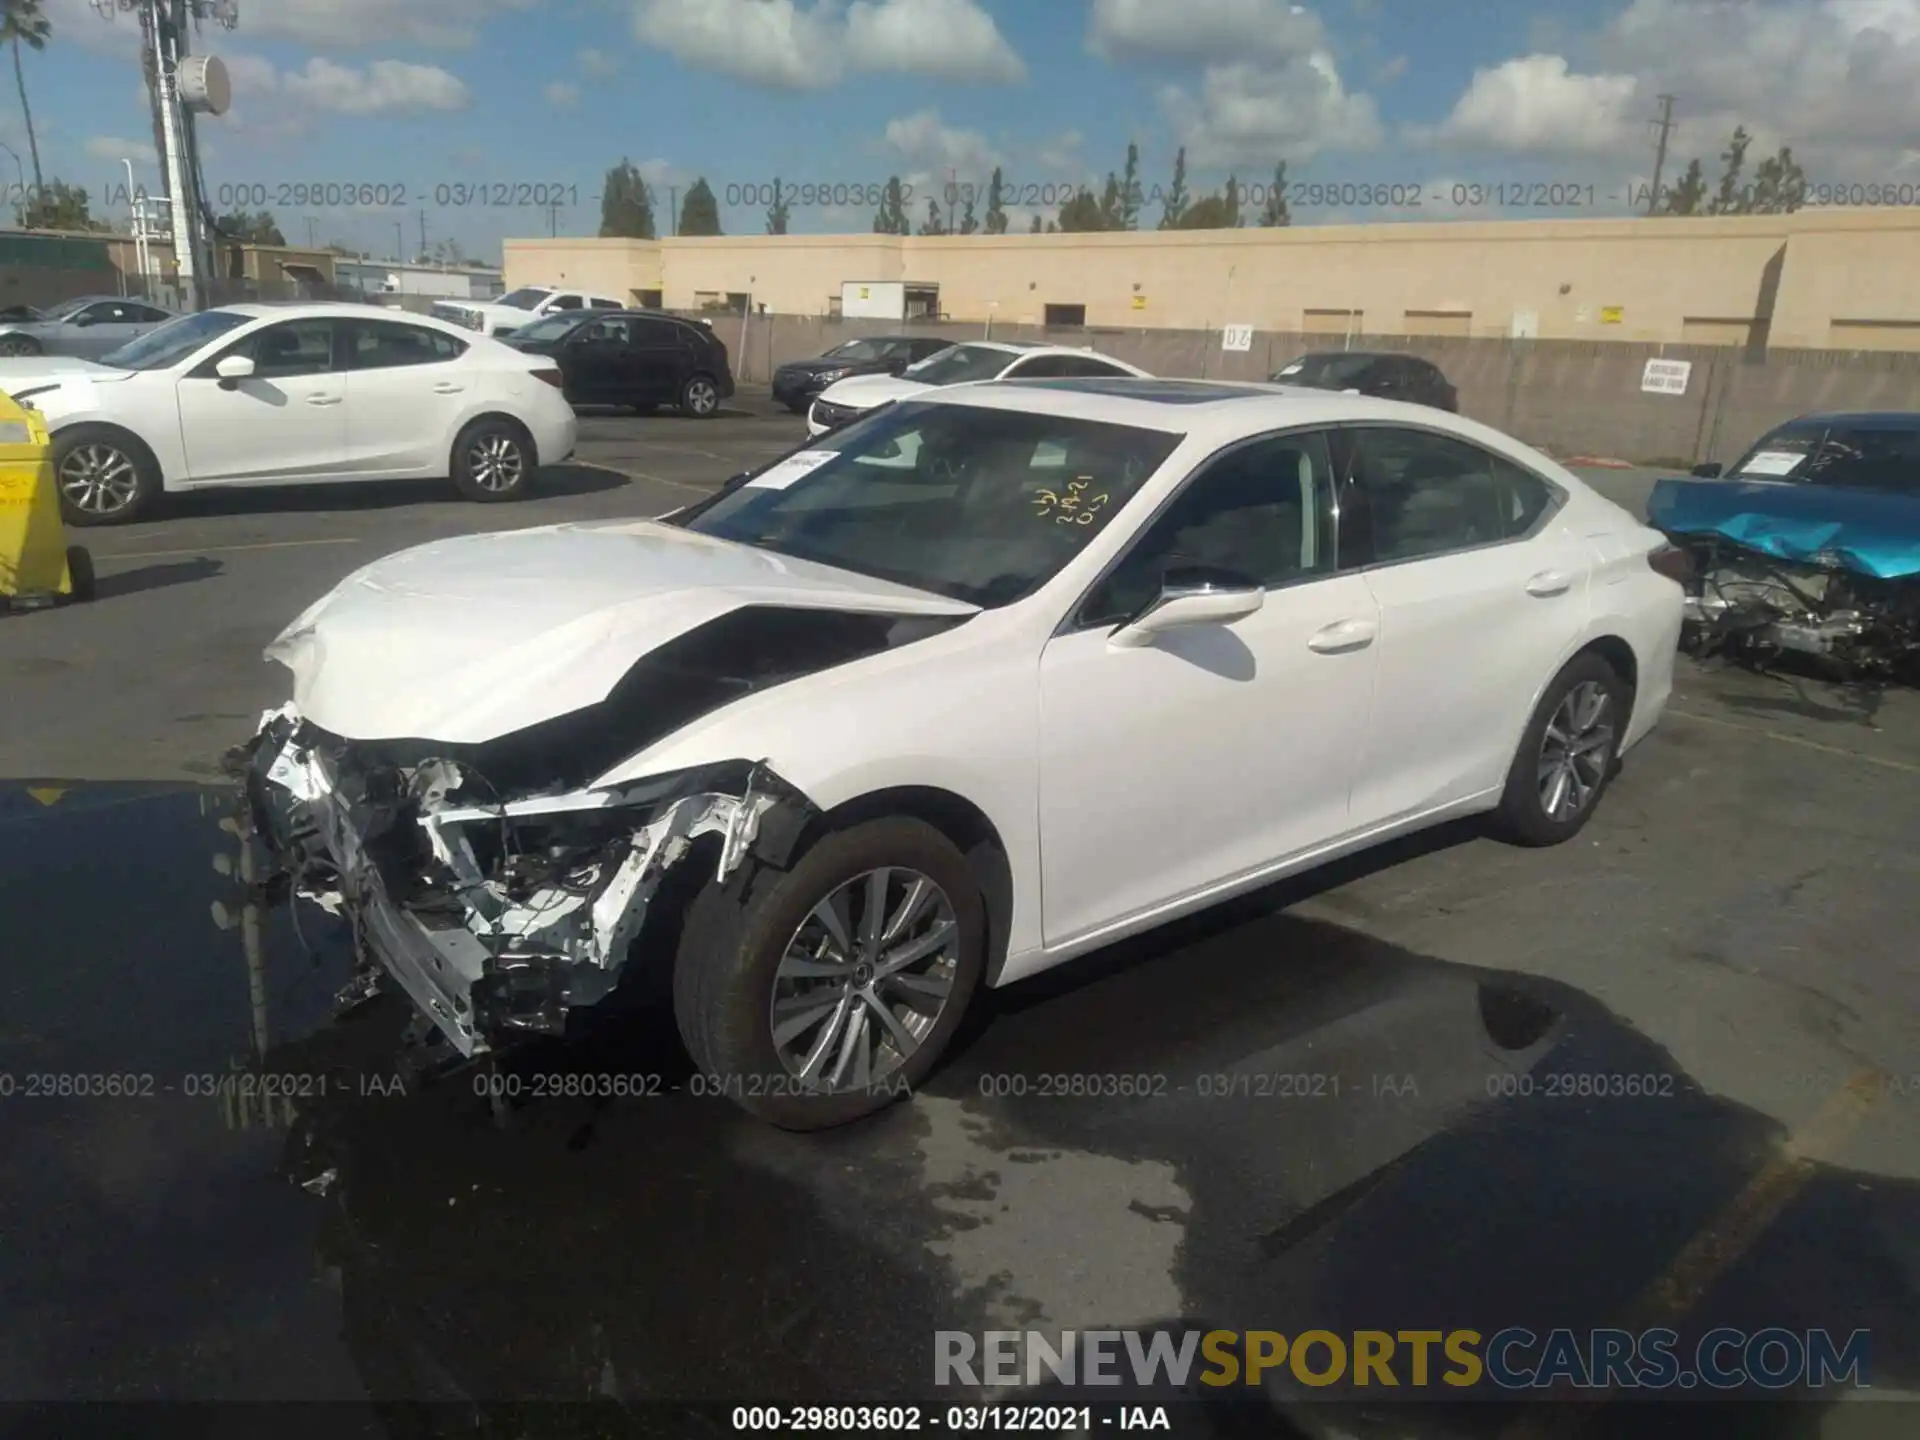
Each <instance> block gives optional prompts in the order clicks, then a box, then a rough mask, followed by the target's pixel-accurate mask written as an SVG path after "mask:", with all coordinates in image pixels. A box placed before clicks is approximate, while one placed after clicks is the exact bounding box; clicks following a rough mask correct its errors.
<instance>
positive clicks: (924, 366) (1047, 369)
mask: <svg viewBox="0 0 1920 1440" xmlns="http://www.w3.org/2000/svg"><path fill="white" fill-rule="evenodd" d="M1126 376H1132V377H1133V378H1135V379H1138V380H1146V379H1150V378H1152V377H1150V376H1149V375H1148V374H1147V372H1146V371H1144V370H1142V369H1141V368H1140V367H1139V366H1137V365H1129V364H1128V363H1127V362H1126V361H1124V360H1116V359H1114V358H1113V357H1112V356H1111V355H1101V354H1099V353H1097V352H1096V351H1093V350H1076V349H1073V348H1071V347H1070V346H1066V345H1042V344H1039V343H1037V342H1035V341H1032V340H968V341H964V342H963V343H961V344H958V345H950V346H948V347H947V348H946V349H945V350H942V351H940V352H939V353H937V354H934V355H929V356H928V357H927V358H926V359H925V360H922V361H920V362H919V363H918V364H917V365H909V366H908V367H907V368H906V369H905V370H902V371H901V372H900V373H899V374H898V375H854V376H851V377H849V378H848V379H845V380H841V381H838V382H836V383H835V384H832V385H829V386H828V387H827V388H826V389H825V390H823V391H821V392H820V394H819V396H818V397H817V398H816V399H815V400H814V402H813V404H812V405H811V406H810V407H809V408H808V410H807V433H808V434H809V435H824V434H826V433H827V431H829V430H836V429H838V428H839V427H840V426H842V425H846V424H849V423H851V422H852V421H855V420H858V419H859V418H860V417H861V416H862V415H864V414H866V413H867V412H868V411H870V410H875V409H878V408H879V407H880V406H882V405H890V404H892V403H893V402H894V401H896V400H911V399H912V398H913V397H914V396H916V395H924V394H926V393H927V392H928V391H929V390H934V389H938V388H940V387H942V386H946V385H970V384H975V383H977V382H980V381H985V380H1063V379H1072V378H1079V379H1121V378H1124V377H1126Z"/></svg>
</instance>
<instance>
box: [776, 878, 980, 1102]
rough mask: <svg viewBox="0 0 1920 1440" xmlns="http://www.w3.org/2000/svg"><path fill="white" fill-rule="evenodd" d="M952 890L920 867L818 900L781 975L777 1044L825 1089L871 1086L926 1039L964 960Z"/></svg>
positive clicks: (807, 1078)
mask: <svg viewBox="0 0 1920 1440" xmlns="http://www.w3.org/2000/svg"><path fill="white" fill-rule="evenodd" d="M959 947H960V925H959V922H958V920H957V919H956V918H955V915H954V909H953V904H952V902H951V901H950V900H949V899H948V898H947V893H946V891H944V890H942V889H941V888H940V886H939V885H937V884H936V883H934V881H933V880H931V879H929V878H928V877H927V876H925V875H922V874H921V873H920V872H919V871H917V870H907V869H900V868H892V867H889V868H883V869H879V870H869V871H867V872H866V873H865V874H863V875H857V876H855V877H854V878H853V879H851V880H849V881H847V882H846V883H845V884H843V885H841V886H839V887H838V888H836V889H835V890H834V891H833V892H832V893H831V894H829V895H828V896H826V898H824V899H823V900H821V901H820V903H819V904H817V905H815V906H814V907H813V909H812V910H811V911H809V912H808V913H807V916H806V918H805V919H804V920H802V921H801V922H800V924H799V926H798V928H796V929H795V930H794V932H793V937H792V939H790V940H788V942H787V946H786V949H785V951H784V952H783V953H782V955H781V957H780V964H779V967H778V969H777V970H776V971H775V972H774V981H773V1004H772V1009H771V1012H770V1016H769V1018H770V1020H771V1023H772V1029H773V1045H774V1049H775V1051H776V1052H777V1053H778V1054H779V1056H780V1063H781V1064H782V1065H784V1066H785V1067H786V1070H787V1073H788V1074H789V1075H792V1076H793V1077H795V1078H796V1079H798V1080H800V1081H802V1082H804V1083H805V1084H806V1085H807V1086H808V1087H809V1088H813V1089H818V1090H820V1091H823V1092H828V1093H831V1092H835V1091H852V1090H861V1089H868V1088H871V1087H872V1086H874V1085H876V1084H878V1083H880V1082H881V1081H883V1080H885V1079H886V1078H887V1077H888V1076H890V1075H892V1074H893V1073H894V1072H895V1071H897V1070H898V1069H899V1068H900V1067H901V1066H902V1065H904V1064H905V1063H906V1062H907V1060H908V1059H909V1058H910V1057H911V1056H912V1055H913V1054H914V1052H915V1051H917V1050H918V1049H919V1048H920V1046H921V1045H922V1044H923V1043H925V1041H926V1038H927V1036H928V1035H929V1034H931V1033H932V1031H933V1028H934V1026H935V1025H937V1024H938V1023H939V1021H940V1017H941V1015H942V1014H943V1013H944V1012H945V1010H946V1007H947V1001H948V999H949V997H950V996H951V995H952V993H953V987H954V982H955V979H956V977H957V975H958V972H959V963H960V949H959Z"/></svg>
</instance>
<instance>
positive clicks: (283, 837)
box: [234, 705, 813, 1056]
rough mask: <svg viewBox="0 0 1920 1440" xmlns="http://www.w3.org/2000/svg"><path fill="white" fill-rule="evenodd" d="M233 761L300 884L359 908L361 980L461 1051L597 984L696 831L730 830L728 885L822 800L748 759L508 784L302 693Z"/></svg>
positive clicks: (614, 968)
mask: <svg viewBox="0 0 1920 1440" xmlns="http://www.w3.org/2000/svg"><path fill="white" fill-rule="evenodd" d="M234 759H235V760H236V762H238V763H239V764H240V765H241V766H242V767H243V769H242V774H243V777H244V779H245V783H246V786H247V793H248V799H249V804H250V807H251V809H252V813H253V825H254V829H255V832H256V834H257V835H259V836H260V837H261V838H262V839H263V840H264V841H265V842H266V844H267V846H268V848H269V850H270V851H271V852H272V853H273V854H274V856H275V858H276V859H277V861H278V862H279V863H280V865H282V866H283V867H284V869H285V870H286V872H287V873H288V875H289V876H290V877H291V881H292V887H293V890H294V892H295V894H296V896H298V897H303V898H305V899H308V900H311V901H313V902H314V903H316V904H318V905H320V906H322V907H324V908H326V909H327V910H329V911H332V912H333V913H335V914H343V915H345V916H346V917H347V918H348V919H349V920H350V921H351V922H352V924H353V927H354V937H355V948H356V952H357V954H358V956H359V958H360V961H361V965H362V973H361V975H360V976H359V977H358V979H357V982H356V987H357V988H359V989H360V991H361V992H362V993H370V992H371V990H372V989H374V988H376V983H375V982H377V978H378V971H376V970H375V969H374V968H373V967H374V965H375V964H377V965H378V967H379V969H380V970H384V971H385V973H387V974H389V975H391V976H392V977H393V979H394V980H395V981H397V982H398V983H399V985H400V986H401V988H402V989H404V990H405V991H406V993H407V994H408V996H409V997H410V998H411V999H412V1000H413V1002H414V1004H415V1006H416V1007H417V1008H418V1009H419V1010H420V1011H421V1012H422V1013H423V1014H425V1015H426V1016H428V1017H430V1018H431V1019H432V1021H433V1023H434V1024H435V1025H436V1026H437V1027H438V1029H439V1030H440V1032H441V1033H442V1034H443V1035H444V1036H445V1037H446V1039H447V1040H448V1041H449V1042H451V1044H452V1045H453V1047H454V1048H455V1049H456V1050H457V1051H458V1052H459V1053H460V1054H461V1055H462V1056H475V1055H479V1054H483V1053H486V1052H489V1051H493V1050H497V1049H501V1048H504V1047H505V1046H506V1045H507V1044H508V1043H509V1042H510V1041H512V1040H513V1039H515V1038H520V1037H525V1036H528V1035H540V1034H558V1033H560V1032H562V1031H563V1030H564V1028H565V1023H566V1016H567V1013H568V1012H569V1011H570V1010H573V1009H576V1008H578V1007H582V1006H590V1005H594V1004H596V1003H598V1002H599V1001H600V1000H602V999H604V998H605V997H606V996H607V995H608V994H609V993H610V992H611V991H612V989H613V988H614V985H615V984H616V983H617V981H618V980H619V978H620V975H621V972H622V970H623V968H624V967H625V966H626V964H627V960H628V955H629V952H630V950H631V948H632V944H633V941H634V938H635V936H636V935H638V934H639V932H640V929H641V925H642V923H643V921H644V920H645V918H646V913H647V909H648V905H649V903H650V902H651V901H652V899H653V897H654V896H655V894H656V893H657V892H658V890H659V888H660V885H661V882H662V880H663V878H664V877H665V876H666V875H667V874H668V873H669V872H670V871H671V870H672V869H673V868H674V867H675V866H676V865H678V864H679V863H680V862H681V861H683V860H684V859H685V858H686V857H687V854H688V851H689V850H690V849H691V847H692V845H693V842H694V841H695V840H697V839H699V838H700V837H701V836H707V835H711V836H716V837H718V839H719V847H718V848H719V854H718V861H717V866H716V874H717V878H719V879H722V880H724V879H725V878H727V877H728V876H730V875H731V874H732V873H733V872H734V871H736V870H737V869H738V868H739V867H740V865H741V864H742V862H743V861H744V860H745V859H746V857H747V855H748V854H749V852H750V851H754V850H756V847H761V848H762V849H764V850H765V851H766V853H769V854H771V855H772V856H773V857H774V858H775V860H776V862H778V861H781V860H784V847H789V846H791V844H792V842H793V840H794V839H795V838H797V836H798V833H799V830H800V828H801V827H802V826H804V824H805V823H806V821H807V820H808V819H809V818H811V815H812V813H813V811H812V806H811V805H810V804H809V803H808V802H807V801H806V799H805V798H804V797H803V796H801V795H799V794H798V792H796V791H795V790H793V789H792V788H791V787H790V786H788V785H787V784H786V783H785V782H783V781H782V780H780V778H779V777H778V776H776V775H774V774H773V773H772V772H771V771H769V770H768V769H767V768H766V767H765V766H764V765H762V764H758V763H752V762H747V761H730V762H727V763H725V764H722V765H715V766H707V767H702V768H700V769H697V770H689V771H684V772H680V773H676V774H672V775H664V776H660V777H656V778H652V779H649V780H646V781H643V782H639V783H635V784H631V785H624V786H621V787H618V788H612V789H604V790H599V789H584V790H565V791H558V792H555V793H548V794H537V795H527V796H521V797H519V798H507V797H503V796H501V795H499V794H498V793H495V792H494V790H493V789H492V785H491V782H490V781H489V780H488V778H487V777H486V776H485V774H484V773H483V772H482V771H481V769H480V768H479V767H478V765H477V764H476V763H474V762H473V761H471V760H463V759H459V758H454V757H452V756H449V755H446V754H428V753H425V751H424V747H422V746H421V745H420V743H419V742H394V743H390V744H381V743H371V744H369V743H355V742H349V741H345V740H341V739H339V738H337V737H335V736H332V735H329V734H327V733H325V732H322V731H320V730H319V729H317V728H316V727H315V726H313V725H312V724H310V723H308V722H306V721H304V720H303V719H302V718H301V716H300V715H299V713H298V711H297V710H296V709H295V708H294V707H293V706H291V705H289V706H287V707H285V708H284V709H282V710H279V711H275V712H270V713H269V714H268V715H267V716H266V717H264V721H263V724H262V727H261V729H260V731H259V733H258V734H257V735H256V736H255V737H254V739H253V741H252V742H251V743H250V744H249V745H248V746H247V747H245V748H244V749H243V750H242V751H240V752H238V753H237V754H236V755H235V757H234ZM296 903H297V901H296ZM353 988H354V987H350V991H349V994H351V993H353Z"/></svg>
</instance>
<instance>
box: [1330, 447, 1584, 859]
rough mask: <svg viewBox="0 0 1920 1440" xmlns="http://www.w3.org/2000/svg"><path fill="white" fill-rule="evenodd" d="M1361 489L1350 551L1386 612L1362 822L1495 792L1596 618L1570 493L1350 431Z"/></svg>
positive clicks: (1474, 459) (1347, 526)
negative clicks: (1569, 529) (1563, 520)
mask: <svg viewBox="0 0 1920 1440" xmlns="http://www.w3.org/2000/svg"><path fill="white" fill-rule="evenodd" d="M1347 436H1348V437H1350V442H1351V449H1352V455H1351V457H1350V465H1351V468H1352V473H1353V475H1354V477H1355V479H1356V481H1357V484H1355V485H1353V486H1351V487H1350V488H1349V492H1348V496H1347V500H1348V503H1346V504H1343V507H1342V511H1341V516H1340V523H1341V548H1342V554H1343V557H1344V556H1345V555H1346V554H1347V553H1348V551H1349V547H1351V548H1352V549H1354V550H1356V551H1359V552H1360V555H1359V558H1361V559H1362V560H1363V561H1364V562H1365V568H1364V569H1363V570H1362V572H1361V573H1362V574H1363V575H1364V576H1365V578H1366V582H1367V585H1368V586H1369V588H1370V589H1371V590H1372V592H1373V596H1374V599H1375V601H1376V602H1377V603H1378V605H1379V607H1380V642H1379V651H1380V661H1379V664H1380V671H1379V684H1380V689H1379V699H1378V703H1377V704H1375V706H1374V707H1373V722H1372V725H1371V728H1370V732H1369V734H1368V737H1367V747H1366V754H1365V758H1364V760H1363V762H1362V764H1361V766H1360V769H1359V772H1358V776H1357V779H1356V782H1355V786H1354V795H1353V821H1354V825H1355V827H1356V828H1366V827H1369V826H1372V825H1377V824H1384V823H1388V822H1391V821H1395V820H1399V819H1404V818H1407V817H1410V816H1413V815H1417V814H1420V813H1423V812H1425V811H1428V810H1432V809H1435V808H1437V807H1439V806H1442V805H1446V804H1449V803H1451V802H1453V801H1456V800H1463V799H1466V798H1467V797H1469V796H1473V795H1477V794H1480V793H1482V792H1484V791H1487V790H1490V789H1493V788H1495V787H1497V786H1498V785H1500V784H1501V782H1502V781H1503V779H1504V777H1505V775H1506V772H1507V768H1508V766H1509V765H1510V764H1511V762H1512V760H1513V754H1514V747H1515V746H1516V745H1517V744H1518V743H1519V737H1520V731H1521V730H1522V728H1524V726H1525V724H1526V721H1527V718H1528V716H1529V714H1530V713H1531V711H1532V708H1533V703H1534V697H1535V695H1536V694H1537V693H1538V692H1539V690H1540V687H1541V686H1543V685H1545V684H1546V682H1547V681H1548V680H1549V679H1550V678H1551V677H1552V675H1553V673H1554V671H1555V670H1556V669H1558V668H1559V666H1560V664H1561V663H1562V661H1563V659H1564V657H1565V656H1566V654H1567V653H1568V652H1569V650H1570V649H1571V648H1572V646H1573V645H1574V643H1575V642H1576V641H1577V639H1578V637H1579V635H1580V633H1581V632H1582V630H1583V629H1584V627H1585V623H1586V613H1587V580H1588V575H1589V570H1590V567H1591V564H1592V558H1591V555H1590V553H1589V551H1588V549H1587V547H1586V545H1585V544H1584V543H1583V542H1582V541H1581V540H1580V539H1579V538H1577V537H1571V536H1568V535H1566V534H1565V533H1563V532H1564V527H1563V526H1560V525H1558V524H1556V523H1555V521H1554V518H1553V517H1554V515H1555V513H1556V512H1557V510H1558V509H1559V507H1560V505H1561V503H1562V502H1563V501H1564V499H1565V496H1564V494H1563V493H1562V492H1561V491H1560V490H1559V489H1558V488H1557V487H1556V486H1554V485H1552V484H1550V483H1549V482H1548V481H1546V480H1545V479H1543V478H1541V477H1540V476H1538V475H1535V474H1533V473H1532V472H1530V471H1526V470H1522V469H1521V468H1520V467H1519V466H1518V465H1515V464H1513V463H1512V462H1510V461H1508V460H1506V459H1504V458H1502V457H1500V456H1497V455H1494V454H1492V453H1491V452H1489V451H1486V450H1482V449H1481V448H1480V447H1479V446H1477V445H1472V444H1469V443H1467V442H1466V441H1464V440H1460V439H1457V438H1455V437H1453V436H1450V435H1443V434H1440V433H1438V432H1435V431H1428V430H1421V429H1416V428H1414V427H1411V426H1407V427H1400V426H1384V425H1382V426H1356V427H1351V428H1350V429H1349V430H1348V431H1347Z"/></svg>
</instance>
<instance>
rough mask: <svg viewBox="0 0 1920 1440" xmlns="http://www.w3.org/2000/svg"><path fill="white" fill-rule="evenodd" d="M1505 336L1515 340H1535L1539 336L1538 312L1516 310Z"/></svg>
mask: <svg viewBox="0 0 1920 1440" xmlns="http://www.w3.org/2000/svg"><path fill="white" fill-rule="evenodd" d="M1507 334H1508V335H1509V336H1510V337H1511V338H1513V339H1515V340H1535V339H1538V338H1539V335H1540V312H1539V311H1538V310H1516V311H1514V312H1513V320H1512V322H1511V323H1510V324H1509V325H1508V327H1507Z"/></svg>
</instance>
